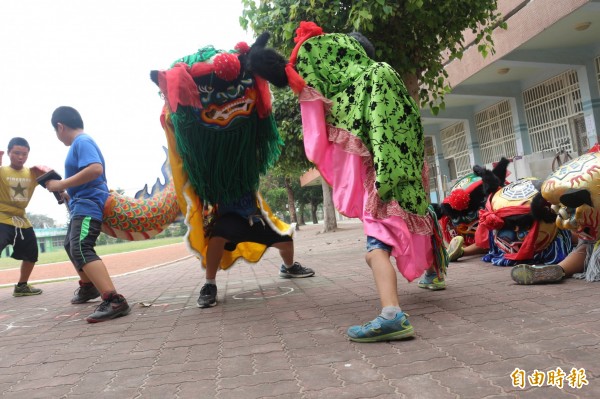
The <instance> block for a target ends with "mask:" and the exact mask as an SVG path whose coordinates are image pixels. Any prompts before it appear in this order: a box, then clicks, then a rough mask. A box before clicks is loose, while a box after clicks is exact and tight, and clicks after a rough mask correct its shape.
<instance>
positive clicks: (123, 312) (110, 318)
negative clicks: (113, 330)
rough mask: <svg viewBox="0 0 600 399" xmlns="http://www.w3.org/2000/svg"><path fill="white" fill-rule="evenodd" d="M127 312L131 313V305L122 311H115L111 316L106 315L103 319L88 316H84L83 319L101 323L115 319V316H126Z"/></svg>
mask: <svg viewBox="0 0 600 399" xmlns="http://www.w3.org/2000/svg"><path fill="white" fill-rule="evenodd" d="M129 313H131V306H130V307H128V308H127V309H126V310H124V311H122V312H119V313H115V314H114V315H112V316H111V317H107V318H104V319H90V318H86V319H85V321H87V322H88V323H101V322H103V321H108V320H112V319H116V318H117V317H123V316H127V315H128V314H129Z"/></svg>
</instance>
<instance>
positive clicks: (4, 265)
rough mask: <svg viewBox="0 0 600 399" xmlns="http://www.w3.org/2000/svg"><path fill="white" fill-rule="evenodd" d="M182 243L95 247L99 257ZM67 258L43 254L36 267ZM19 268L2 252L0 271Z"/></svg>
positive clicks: (172, 240) (179, 239) (172, 239)
mask: <svg viewBox="0 0 600 399" xmlns="http://www.w3.org/2000/svg"><path fill="white" fill-rule="evenodd" d="M182 241H183V237H166V238H155V239H152V240H143V241H127V242H121V243H118V244H109V245H99V246H97V247H96V253H97V254H98V255H100V256H102V255H110V254H118V253H122V252H130V251H138V250H141V249H148V248H155V247H160V246H164V245H170V244H177V243H180V242H182ZM68 261H69V257H68V256H67V253H66V252H65V251H64V250H58V251H52V252H44V253H40V254H39V256H38V262H37V263H36V264H37V265H44V264H47V263H56V262H68ZM19 267H21V261H18V260H15V259H13V258H7V257H6V253H5V252H4V251H3V252H2V258H0V270H5V269H18V268H19Z"/></svg>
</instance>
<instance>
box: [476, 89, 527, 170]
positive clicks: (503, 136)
mask: <svg viewBox="0 0 600 399" xmlns="http://www.w3.org/2000/svg"><path fill="white" fill-rule="evenodd" d="M475 128H476V131H477V139H478V140H479V148H480V149H481V160H482V161H483V163H484V164H488V163H493V162H497V161H498V160H500V158H502V157H506V158H513V157H514V156H516V155H517V143H516V141H515V131H514V129H513V119H512V113H511V109H510V103H509V101H508V100H504V101H500V102H499V103H496V104H494V105H492V106H491V107H489V108H486V109H484V110H483V111H481V112H478V113H477V114H475Z"/></svg>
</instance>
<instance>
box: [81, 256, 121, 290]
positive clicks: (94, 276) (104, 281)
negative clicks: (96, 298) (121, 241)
mask: <svg viewBox="0 0 600 399" xmlns="http://www.w3.org/2000/svg"><path fill="white" fill-rule="evenodd" d="M79 276H80V277H82V281H84V282H85V280H83V276H86V277H87V279H88V280H89V281H91V282H92V283H93V284H94V287H96V289H97V290H98V291H100V293H102V294H104V293H106V292H116V289H115V286H114V284H113V282H112V279H111V278H110V275H109V274H108V270H107V269H106V266H105V265H104V262H102V261H101V260H95V261H92V262H90V263H86V264H85V265H84V266H83V273H79Z"/></svg>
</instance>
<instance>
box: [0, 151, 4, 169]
mask: <svg viewBox="0 0 600 399" xmlns="http://www.w3.org/2000/svg"><path fill="white" fill-rule="evenodd" d="M3 156H4V151H2V150H0V166H2V157H3Z"/></svg>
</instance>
